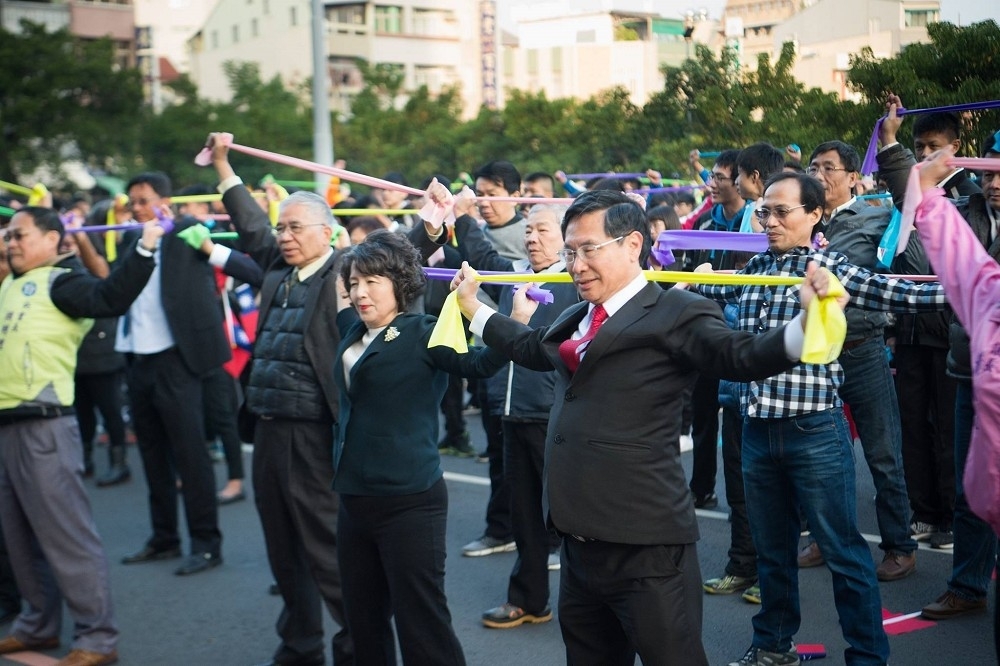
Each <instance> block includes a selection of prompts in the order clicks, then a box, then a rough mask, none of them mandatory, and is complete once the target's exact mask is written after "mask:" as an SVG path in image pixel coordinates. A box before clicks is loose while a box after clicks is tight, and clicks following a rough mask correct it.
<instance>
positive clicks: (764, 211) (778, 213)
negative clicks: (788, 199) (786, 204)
mask: <svg viewBox="0 0 1000 666" xmlns="http://www.w3.org/2000/svg"><path fill="white" fill-rule="evenodd" d="M805 207H806V205H805V204H799V205H798V206H791V207H790V208H783V207H781V208H758V209H757V210H755V211H754V212H753V214H754V216H755V217H756V218H757V219H758V220H760V221H761V222H764V221H766V220H767V218H769V217H771V216H772V215H774V217H775V218H777V219H779V220H783V219H785V218H786V217H788V214H789V213H791V212H792V211H793V210H795V209H796V208H805Z"/></svg>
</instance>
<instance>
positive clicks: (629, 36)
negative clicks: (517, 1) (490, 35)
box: [500, 5, 720, 106]
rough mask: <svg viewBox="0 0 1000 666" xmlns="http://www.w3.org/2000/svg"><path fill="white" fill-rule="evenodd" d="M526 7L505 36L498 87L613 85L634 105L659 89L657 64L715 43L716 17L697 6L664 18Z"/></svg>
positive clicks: (555, 92) (577, 91) (553, 90)
mask: <svg viewBox="0 0 1000 666" xmlns="http://www.w3.org/2000/svg"><path fill="white" fill-rule="evenodd" d="M558 7H559V5H553V8H554V9H558ZM533 9H534V11H532V12H530V13H528V12H525V13H522V14H521V15H520V18H519V20H518V21H517V32H516V35H512V36H509V37H508V38H507V39H506V40H505V44H504V47H503V50H502V57H501V63H500V69H501V73H500V80H501V82H502V87H503V88H504V89H512V88H516V89H520V90H527V91H531V92H542V91H544V92H545V94H546V96H547V97H548V98H550V99H555V98H561V97H575V98H578V99H587V98H589V97H591V96H593V95H595V94H597V93H599V92H601V91H602V90H607V89H608V88H612V87H616V86H620V87H623V88H625V89H626V90H628V92H629V96H630V98H631V101H632V102H633V103H634V104H636V105H639V106H641V105H643V104H645V102H646V100H648V99H649V97H650V95H652V94H654V93H656V92H659V91H661V90H662V89H663V82H664V80H663V74H662V73H661V70H660V68H661V66H663V65H671V66H679V65H680V64H681V63H682V62H683V61H684V59H685V58H686V57H689V56H693V44H694V43H704V44H710V45H716V46H717V45H718V44H719V43H720V37H719V34H718V24H717V23H716V22H715V21H712V20H709V18H708V16H707V15H706V14H705V13H700V14H696V13H694V12H690V13H689V14H688V15H687V16H685V17H683V18H669V17H663V16H660V15H658V14H653V13H645V12H628V11H618V10H614V11H593V12H584V13H563V12H562V11H553V12H550V13H546V12H545V11H543V6H541V5H540V6H539V7H535V8H533Z"/></svg>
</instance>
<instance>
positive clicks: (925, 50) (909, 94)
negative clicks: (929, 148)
mask: <svg viewBox="0 0 1000 666" xmlns="http://www.w3.org/2000/svg"><path fill="white" fill-rule="evenodd" d="M927 36H928V37H929V39H930V41H929V42H928V43H919V44H910V45H908V46H906V47H904V48H903V50H902V51H901V52H900V53H899V54H898V55H896V56H893V57H892V58H876V57H875V55H874V54H873V53H872V50H871V49H870V48H865V49H863V50H862V51H861V53H859V54H857V55H855V56H852V57H851V61H850V63H851V68H850V71H849V72H848V81H849V84H850V86H851V87H852V88H853V89H854V90H856V91H857V92H859V93H860V94H861V96H862V97H863V99H864V105H865V111H866V119H867V123H866V125H867V130H866V131H867V132H868V133H869V134H870V132H871V126H872V125H873V124H874V122H875V119H877V118H879V117H880V116H882V115H883V114H884V113H885V100H886V95H887V94H888V93H890V92H892V93H896V94H897V95H899V96H900V97H901V98H902V100H903V104H904V105H906V106H907V107H909V108H912V109H917V108H924V109H926V108H931V107H937V106H950V105H953V104H963V103H966V102H979V101H987V100H996V99H1000V78H998V77H997V67H998V66H1000V26H998V25H997V23H996V21H981V22H979V23H974V24H972V25H970V26H966V27H959V26H956V25H953V24H951V23H932V24H931V25H929V26H928V27H927ZM962 119H963V124H964V128H965V145H966V147H967V149H968V152H969V153H971V154H978V153H979V150H980V140H981V139H983V138H984V137H985V136H986V135H987V134H988V133H992V132H995V131H996V130H997V129H1000V112H998V111H996V110H990V111H972V112H967V113H964V114H962ZM912 126H913V124H912V123H909V122H904V123H903V127H902V129H901V131H900V134H899V140H900V141H902V142H903V143H904V145H909V144H910V143H911V142H910V135H909V132H910V128H911V127H912Z"/></svg>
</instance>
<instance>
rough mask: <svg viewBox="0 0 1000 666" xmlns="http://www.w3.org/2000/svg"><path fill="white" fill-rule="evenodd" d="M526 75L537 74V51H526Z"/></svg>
mask: <svg viewBox="0 0 1000 666" xmlns="http://www.w3.org/2000/svg"><path fill="white" fill-rule="evenodd" d="M527 55H528V74H538V49H528V53H527Z"/></svg>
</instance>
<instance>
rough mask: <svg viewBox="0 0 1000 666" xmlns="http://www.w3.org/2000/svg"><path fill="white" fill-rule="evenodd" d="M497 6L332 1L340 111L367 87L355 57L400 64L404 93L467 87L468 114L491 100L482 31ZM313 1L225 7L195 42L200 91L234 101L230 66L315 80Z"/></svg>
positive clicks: (222, 0) (328, 6)
mask: <svg viewBox="0 0 1000 666" xmlns="http://www.w3.org/2000/svg"><path fill="white" fill-rule="evenodd" d="M492 4H493V3H492V2H487V3H482V2H470V1H463V0H388V2H386V1H383V2H378V3H376V2H356V1H355V2H349V1H348V2H337V1H330V0H327V1H326V2H325V3H324V12H325V17H324V19H325V25H324V27H325V35H326V52H327V62H328V75H329V77H330V78H329V89H330V102H331V110H332V111H334V112H337V113H341V114H345V115H346V114H349V113H350V104H351V100H352V99H353V97H354V95H356V94H357V93H358V91H360V89H361V86H362V85H363V82H362V80H361V76H360V72H359V71H358V68H357V65H356V60H357V59H358V58H363V59H365V60H366V61H368V62H369V63H372V64H375V63H383V64H389V65H393V66H395V67H398V68H399V70H400V71H401V72H402V73H403V81H404V83H403V88H404V90H414V89H416V88H418V87H419V86H421V85H426V86H427V87H428V89H429V90H431V91H432V92H437V91H440V90H441V89H442V88H444V87H447V86H454V85H458V86H460V87H461V90H462V97H463V100H464V105H465V112H466V114H467V115H470V116H472V115H475V114H476V113H477V112H478V110H479V106H480V104H481V103H482V100H483V98H484V96H483V78H484V77H483V62H482V57H481V55H482V53H481V43H482V38H481V33H482V32H483V17H484V16H486V17H487V20H489V17H490V15H491V14H490V11H491V6H492ZM310 21H311V3H310V2H309V0H219V1H218V3H217V4H216V5H215V7H214V9H213V11H212V12H211V13H210V14H209V16H208V18H207V19H206V21H205V23H204V25H203V26H202V28H201V30H200V31H199V32H198V33H197V34H196V35H195V36H194V37H193V38H192V39H191V40H189V42H188V45H189V49H190V62H191V74H192V77H193V78H194V80H195V81H196V82H197V83H198V86H199V91H200V93H201V94H202V95H203V96H205V97H208V98H211V99H220V100H222V99H227V98H228V97H229V94H230V91H229V90H228V88H227V86H226V82H225V76H224V73H223V64H224V63H225V62H227V61H250V62H256V63H258V64H259V65H260V69H261V74H262V76H263V77H264V78H265V79H268V78H271V77H273V76H275V75H281V77H282V79H283V80H284V81H285V82H286V83H287V84H289V85H293V84H297V83H302V82H304V81H305V80H307V79H308V78H309V77H311V76H312V60H311V44H312V36H311V22H310Z"/></svg>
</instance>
